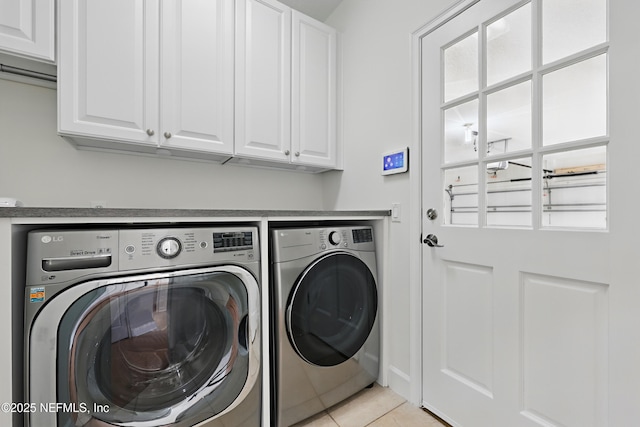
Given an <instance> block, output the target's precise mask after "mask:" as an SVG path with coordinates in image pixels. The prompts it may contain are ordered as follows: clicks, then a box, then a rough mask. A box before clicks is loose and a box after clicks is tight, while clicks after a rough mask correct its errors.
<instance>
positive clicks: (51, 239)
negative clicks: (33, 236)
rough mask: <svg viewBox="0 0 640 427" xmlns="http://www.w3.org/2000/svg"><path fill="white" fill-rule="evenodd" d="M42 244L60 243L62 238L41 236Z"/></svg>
mask: <svg viewBox="0 0 640 427" xmlns="http://www.w3.org/2000/svg"><path fill="white" fill-rule="evenodd" d="M41 240H42V243H51V242H62V241H64V238H63V237H62V236H42V239H41Z"/></svg>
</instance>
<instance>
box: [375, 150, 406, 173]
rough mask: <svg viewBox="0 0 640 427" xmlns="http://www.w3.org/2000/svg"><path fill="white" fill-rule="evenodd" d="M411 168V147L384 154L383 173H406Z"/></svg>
mask: <svg viewBox="0 0 640 427" xmlns="http://www.w3.org/2000/svg"><path fill="white" fill-rule="evenodd" d="M408 170H409V148H402V149H400V150H396V151H389V152H388V153H384V154H383V155H382V175H391V174H394V173H404V172H406V171H408Z"/></svg>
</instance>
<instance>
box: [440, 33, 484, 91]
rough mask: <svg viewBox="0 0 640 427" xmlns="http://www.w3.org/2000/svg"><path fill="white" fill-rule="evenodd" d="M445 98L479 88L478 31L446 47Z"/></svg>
mask: <svg viewBox="0 0 640 427" xmlns="http://www.w3.org/2000/svg"><path fill="white" fill-rule="evenodd" d="M443 56H444V100H445V102H446V101H450V100H452V99H455V98H458V97H460V96H463V95H468V94H470V93H472V92H475V91H477V90H478V33H473V34H471V35H470V36H468V37H466V38H464V39H462V40H460V41H459V42H457V43H455V44H454V45H452V46H449V47H447V48H445V49H444V52H443Z"/></svg>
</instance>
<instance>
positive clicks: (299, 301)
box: [287, 252, 378, 366]
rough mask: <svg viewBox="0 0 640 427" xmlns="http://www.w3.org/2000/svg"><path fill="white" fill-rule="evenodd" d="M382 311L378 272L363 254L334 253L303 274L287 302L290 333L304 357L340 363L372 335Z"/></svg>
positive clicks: (321, 362)
mask: <svg viewBox="0 0 640 427" xmlns="http://www.w3.org/2000/svg"><path fill="white" fill-rule="evenodd" d="M377 311H378V293H377V290H376V283H375V280H374V277H373V274H372V273H371V271H370V270H369V268H368V267H367V265H366V264H365V263H364V262H362V261H361V260H360V259H359V258H357V257H355V256H353V255H351V254H349V253H346V252H335V253H332V254H329V255H326V256H325V257H323V258H320V259H318V260H316V261H315V262H314V263H312V264H311V265H310V266H309V267H307V269H306V270H305V271H304V272H303V273H302V275H300V277H299V279H298V281H297V282H296V284H295V285H294V287H293V290H292V292H291V295H290V299H289V305H288V307H287V332H288V334H289V339H290V341H291V343H292V345H293V347H294V348H295V350H296V352H297V353H298V355H300V357H302V358H303V359H304V360H306V361H307V362H308V363H311V364H313V365H318V366H335V365H338V364H340V363H342V362H344V361H346V360H348V359H350V358H351V357H353V356H354V355H355V354H356V353H357V352H358V351H359V350H360V348H361V347H362V345H363V344H364V343H365V341H366V340H367V338H368V336H369V333H370V332H371V329H372V328H373V324H374V321H375V318H376V313H377Z"/></svg>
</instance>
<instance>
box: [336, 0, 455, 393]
mask: <svg viewBox="0 0 640 427" xmlns="http://www.w3.org/2000/svg"><path fill="white" fill-rule="evenodd" d="M453 3H455V2H454V1H452V0H394V1H388V0H344V1H343V2H342V4H341V5H340V6H339V7H338V8H337V9H336V11H335V12H334V13H333V14H332V15H331V17H330V18H329V19H328V21H327V23H328V24H329V25H331V26H334V27H335V28H337V29H338V31H339V34H340V46H341V49H342V53H341V73H342V84H341V88H342V105H341V108H342V116H341V119H342V135H341V137H342V140H343V143H344V171H343V172H329V173H327V174H325V190H324V194H325V208H326V209H362V208H372V209H391V204H392V203H396V202H397V203H400V204H401V211H402V215H401V222H400V223H396V222H391V223H390V224H391V229H390V249H391V250H390V254H389V257H388V259H387V270H386V271H387V272H386V273H385V276H386V278H387V282H386V283H385V295H386V296H387V300H386V303H385V304H386V306H385V308H386V309H387V311H386V313H384V316H385V324H386V329H385V332H386V336H385V337H384V338H383V339H384V343H385V349H386V351H387V356H388V357H387V362H388V363H389V372H388V381H389V386H390V387H391V388H393V389H394V390H396V391H397V392H399V393H400V394H402V395H403V396H404V397H406V398H412V397H413V399H412V400H415V396H411V390H410V388H411V384H410V382H413V385H414V386H415V384H416V382H417V383H418V384H419V382H420V372H419V370H418V369H415V368H414V370H415V372H411V370H412V365H414V366H415V360H411V355H410V351H409V348H410V344H411V343H410V333H409V325H410V321H411V319H412V318H413V319H415V316H416V313H410V310H409V307H410V283H409V268H410V265H409V248H410V245H411V244H419V243H418V242H419V236H413V235H411V234H410V233H409V216H410V213H411V212H414V213H415V214H416V215H418V214H419V210H420V204H419V200H411V197H410V184H409V177H410V174H415V173H417V171H411V170H410V171H409V173H407V174H402V175H395V176H387V177H383V176H382V175H381V174H380V169H381V163H382V157H381V155H382V153H384V152H386V151H389V150H393V149H396V148H401V147H407V146H408V147H412V146H413V144H414V140H413V138H414V135H413V123H412V115H413V111H412V105H413V104H412V81H411V77H412V63H411V53H412V52H411V33H412V32H414V31H416V30H417V29H418V28H420V27H422V26H423V25H424V24H426V23H427V22H429V21H431V20H432V19H433V18H435V17H436V16H438V15H439V14H440V13H441V12H443V11H444V10H445V9H447V8H448V7H449V6H450V5H451V4H453ZM414 153H417V150H414ZM412 316H413V317H412ZM418 366H420V365H419V363H418Z"/></svg>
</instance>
